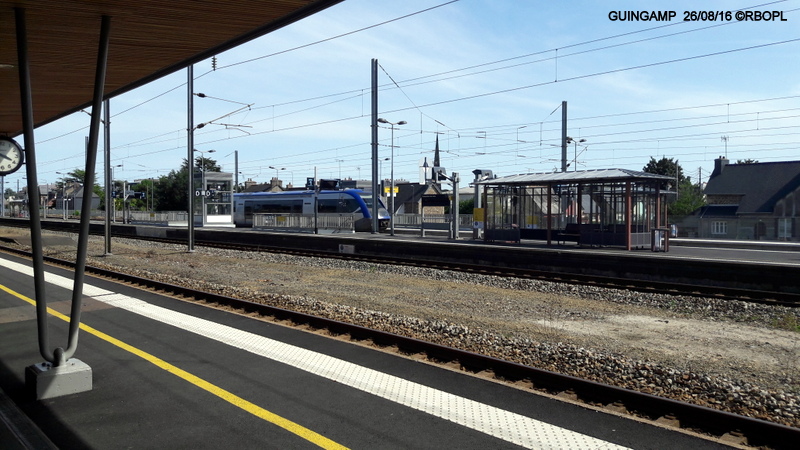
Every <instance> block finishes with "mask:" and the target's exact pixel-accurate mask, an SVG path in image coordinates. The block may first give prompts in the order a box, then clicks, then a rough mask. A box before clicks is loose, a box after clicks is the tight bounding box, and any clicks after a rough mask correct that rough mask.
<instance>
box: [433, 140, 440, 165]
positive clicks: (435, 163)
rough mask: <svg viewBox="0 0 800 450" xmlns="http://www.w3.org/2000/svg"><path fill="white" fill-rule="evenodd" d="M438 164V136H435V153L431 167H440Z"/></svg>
mask: <svg viewBox="0 0 800 450" xmlns="http://www.w3.org/2000/svg"><path fill="white" fill-rule="evenodd" d="M440 166H441V164H439V135H438V134H437V135H436V151H435V152H434V154H433V167H440Z"/></svg>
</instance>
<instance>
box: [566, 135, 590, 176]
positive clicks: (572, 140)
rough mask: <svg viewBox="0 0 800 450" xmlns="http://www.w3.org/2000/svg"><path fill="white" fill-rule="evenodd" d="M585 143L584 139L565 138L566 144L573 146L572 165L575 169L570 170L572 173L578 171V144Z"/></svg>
mask: <svg viewBox="0 0 800 450" xmlns="http://www.w3.org/2000/svg"><path fill="white" fill-rule="evenodd" d="M584 142H586V139H573V138H571V137H569V136H567V144H575V159H574V160H572V163H573V164H575V167H574V168H573V169H572V170H573V171H577V170H578V144H579V143H581V144H582V143H584Z"/></svg>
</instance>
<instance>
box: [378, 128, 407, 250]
mask: <svg viewBox="0 0 800 450" xmlns="http://www.w3.org/2000/svg"><path fill="white" fill-rule="evenodd" d="M378 122H380V123H387V124H389V125H390V126H391V127H392V140H391V145H390V147H391V149H392V157H391V163H390V166H391V167H390V169H389V170H390V172H391V173H390V174H389V178H390V179H389V186H390V187H389V190H390V193H389V194H390V195H391V196H392V202H391V210H389V228H390V230H391V231H390V234H391V235H392V236H394V214H395V207H394V198H395V195H394V127H395V126H397V125H405V124H407V123H408V122H406V121H405V120H401V121H399V122H397V123H392V122H389V121H388V120H386V119H384V118H379V119H378Z"/></svg>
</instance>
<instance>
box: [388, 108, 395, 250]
mask: <svg viewBox="0 0 800 450" xmlns="http://www.w3.org/2000/svg"><path fill="white" fill-rule="evenodd" d="M391 125H392V142H391V145H390V147H391V149H392V163H391V166H392V168H391V170H390V172H391V174H389V177H390V180H389V190H390V191H391V192H389V195H391V196H392V202H391V203H392V209H391V210H390V211H389V226H390V228H391V233H390V234H391V235H392V236H394V213H395V208H394V124H391Z"/></svg>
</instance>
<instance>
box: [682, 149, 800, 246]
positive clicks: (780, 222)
mask: <svg viewBox="0 0 800 450" xmlns="http://www.w3.org/2000/svg"><path fill="white" fill-rule="evenodd" d="M704 192H705V194H706V199H707V202H708V205H707V206H704V207H702V208H700V209H698V210H697V211H695V212H694V213H693V214H692V215H691V216H689V217H687V218H686V219H685V220H684V222H683V228H684V232H686V233H688V235H689V236H690V237H701V238H718V239H764V240H781V241H797V240H798V229H797V222H798V221H797V217H798V213H800V161H786V162H771V163H753V164H730V163H729V162H728V159H727V158H723V157H720V158H718V159H717V160H716V161H715V162H714V172H713V173H712V174H711V177H710V178H709V180H708V184H707V185H706V188H705V191H704Z"/></svg>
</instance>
